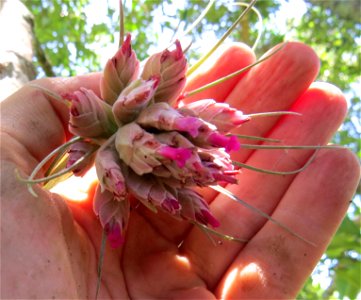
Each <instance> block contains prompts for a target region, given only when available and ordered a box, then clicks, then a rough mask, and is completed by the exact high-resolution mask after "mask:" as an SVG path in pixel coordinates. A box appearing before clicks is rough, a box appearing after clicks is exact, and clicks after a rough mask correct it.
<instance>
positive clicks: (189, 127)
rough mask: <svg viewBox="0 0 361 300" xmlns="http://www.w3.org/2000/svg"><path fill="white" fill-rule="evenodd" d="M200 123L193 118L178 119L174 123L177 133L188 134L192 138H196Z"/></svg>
mask: <svg viewBox="0 0 361 300" xmlns="http://www.w3.org/2000/svg"><path fill="white" fill-rule="evenodd" d="M202 124H203V123H202V121H201V120H199V119H198V118H194V117H184V118H179V119H177V120H176V121H175V127H176V129H177V130H179V131H185V132H188V133H189V134H190V135H191V136H192V137H194V138H195V137H197V135H198V133H199V132H198V129H199V127H201V126H202Z"/></svg>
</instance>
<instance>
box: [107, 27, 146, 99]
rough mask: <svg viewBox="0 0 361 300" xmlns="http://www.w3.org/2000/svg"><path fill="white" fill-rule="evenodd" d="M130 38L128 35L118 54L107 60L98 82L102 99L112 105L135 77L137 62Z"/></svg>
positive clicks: (137, 69) (137, 70) (137, 67)
mask: <svg viewBox="0 0 361 300" xmlns="http://www.w3.org/2000/svg"><path fill="white" fill-rule="evenodd" d="M130 42H131V36H130V34H128V35H127V36H126V38H125V41H124V43H123V45H122V46H121V47H120V48H119V50H118V52H117V53H116V54H115V55H114V56H113V57H112V58H111V59H110V60H108V62H107V64H106V66H105V69H104V71H103V76H102V79H101V82H100V92H101V96H102V98H103V99H104V100H105V101H106V102H107V103H109V104H111V105H112V104H113V103H114V102H115V100H116V99H117V98H118V96H119V94H120V93H121V91H122V90H123V89H124V88H125V87H126V86H127V85H128V84H129V83H130V82H131V81H133V80H134V79H135V78H136V77H137V76H138V72H139V61H138V59H137V56H136V54H135V52H134V51H133V50H132V46H131V43H130Z"/></svg>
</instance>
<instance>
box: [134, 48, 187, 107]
mask: <svg viewBox="0 0 361 300" xmlns="http://www.w3.org/2000/svg"><path fill="white" fill-rule="evenodd" d="M175 46H176V49H175V50H173V51H169V50H167V49H166V50H164V51H162V52H160V53H157V54H154V55H152V56H150V57H149V59H148V60H147V62H146V63H145V65H144V69H143V72H142V75H141V77H142V78H143V79H145V80H147V79H149V78H151V77H153V76H159V77H160V83H159V87H158V89H157V92H156V93H155V96H154V100H155V102H168V103H171V104H173V103H174V102H175V100H177V98H178V97H179V95H180V93H181V91H182V90H183V88H184V85H185V82H186V78H185V74H186V71H187V60H186V58H185V56H184V53H183V50H182V47H181V45H180V42H179V41H176V42H175Z"/></svg>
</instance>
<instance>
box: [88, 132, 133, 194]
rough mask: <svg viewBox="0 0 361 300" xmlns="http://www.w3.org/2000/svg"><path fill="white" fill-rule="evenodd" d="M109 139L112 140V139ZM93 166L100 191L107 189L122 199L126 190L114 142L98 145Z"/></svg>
mask: <svg viewBox="0 0 361 300" xmlns="http://www.w3.org/2000/svg"><path fill="white" fill-rule="evenodd" d="M111 141H112V142H114V139H112V140H111ZM95 168H96V172H97V176H98V179H99V182H100V185H101V188H102V191H104V190H108V191H109V192H112V193H113V195H114V197H115V198H116V199H119V200H121V199H124V198H125V197H126V195H127V190H126V186H125V179H124V176H123V173H122V170H121V167H120V161H119V157H118V153H117V151H116V150H115V147H114V144H110V145H109V144H108V143H105V144H103V145H102V146H101V147H100V149H99V150H98V152H97V155H96V158H95Z"/></svg>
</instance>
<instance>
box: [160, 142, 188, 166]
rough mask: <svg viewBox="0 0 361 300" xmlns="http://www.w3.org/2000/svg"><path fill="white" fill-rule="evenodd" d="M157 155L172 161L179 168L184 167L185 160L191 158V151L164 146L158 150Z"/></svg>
mask: <svg viewBox="0 0 361 300" xmlns="http://www.w3.org/2000/svg"><path fill="white" fill-rule="evenodd" d="M159 154H160V155H162V156H164V157H165V158H169V159H172V160H174V161H175V162H176V163H177V166H178V167H179V168H182V167H184V165H185V163H186V162H187V160H188V159H189V158H190V157H191V156H192V151H191V150H190V149H187V148H173V147H169V146H164V147H162V148H161V149H160V150H159Z"/></svg>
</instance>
